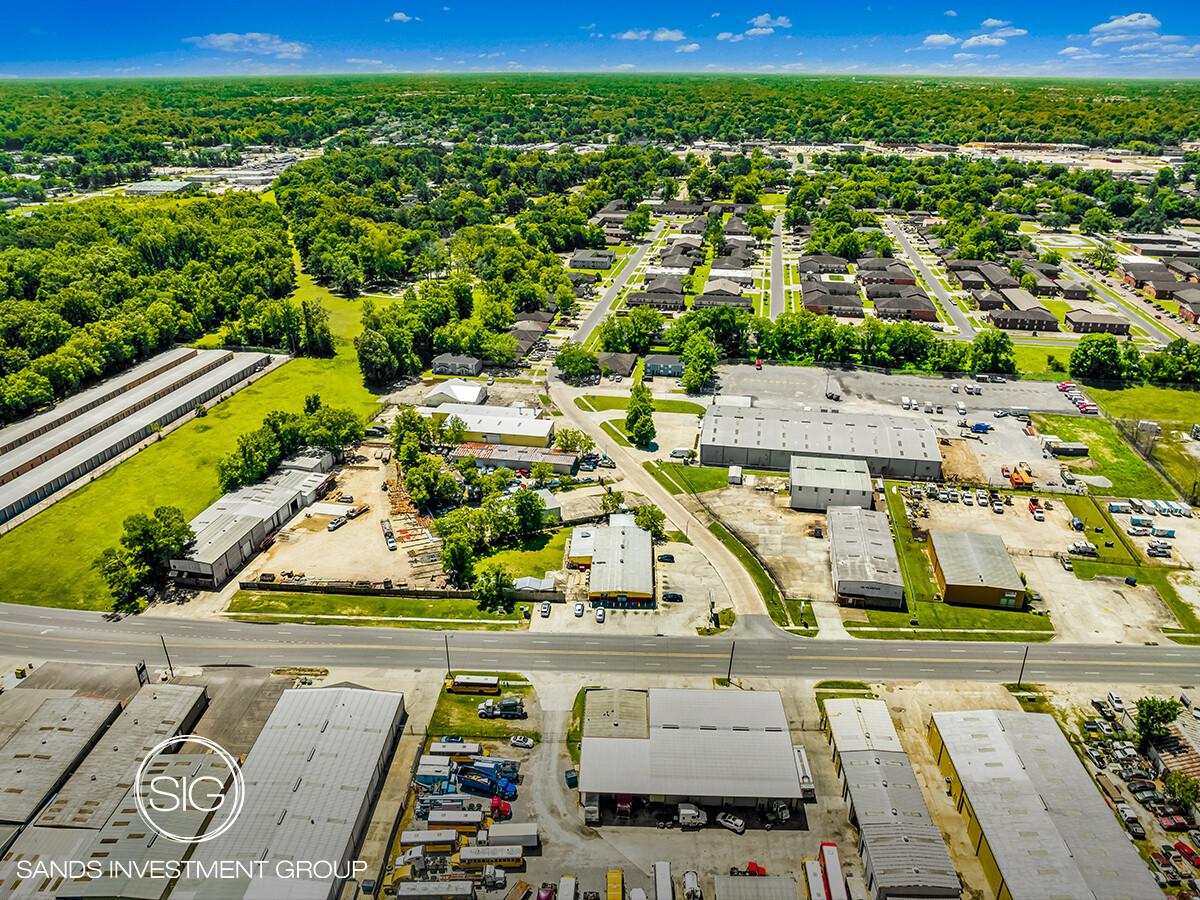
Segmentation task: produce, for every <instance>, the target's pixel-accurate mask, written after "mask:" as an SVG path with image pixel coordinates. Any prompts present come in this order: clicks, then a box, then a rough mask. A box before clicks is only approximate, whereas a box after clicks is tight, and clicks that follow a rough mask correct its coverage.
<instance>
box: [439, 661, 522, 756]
mask: <svg viewBox="0 0 1200 900" xmlns="http://www.w3.org/2000/svg"><path fill="white" fill-rule="evenodd" d="M455 674H457V675H462V674H466V673H463V672H457V671H456V672H455ZM479 674H481V675H486V674H496V673H487V672H481V673H479ZM502 680H507V679H503V676H502ZM501 694H502V695H503V696H505V697H522V698H524V700H525V703H526V705H528V704H529V702H530V701H531V700H532V699H533V688H532V687H531V686H529V685H512V686H508V687H505V688H503V690H502V691H501ZM486 699H487V697H484V696H482V695H480V694H452V693H450V692H449V691H447V690H446V689H445V688H443V689H442V694H441V696H440V697H438V702H437V706H435V707H434V709H433V717H432V718H431V719H430V720H429V736H430V737H431V738H432V739H434V740H437V739H438V738H440V737H441V736H442V735H444V734H457V735H459V736H460V737H464V738H467V739H468V740H470V739H474V738H507V737H509V736H510V735H514V734H527V735H529V736H530V737H532V738H533V739H534V740H535V741H539V742H540V741H541V739H542V736H541V734H540V733H539V732H536V731H529V730H528V729H527V728H525V722H526V720H525V719H481V718H479V714H478V712H477V711H476V710H477V709H478V708H479V704H480V703H482V702H483V701H484V700H486Z"/></svg>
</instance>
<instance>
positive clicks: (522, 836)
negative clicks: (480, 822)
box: [487, 822, 538, 847]
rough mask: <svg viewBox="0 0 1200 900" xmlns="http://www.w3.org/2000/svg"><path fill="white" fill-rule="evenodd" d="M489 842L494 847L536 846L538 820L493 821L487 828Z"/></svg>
mask: <svg viewBox="0 0 1200 900" xmlns="http://www.w3.org/2000/svg"><path fill="white" fill-rule="evenodd" d="M487 843H488V844H489V845H490V846H493V847H502V846H511V847H517V846H519V847H536V846H537V845H538V826H537V822H493V823H492V824H491V825H490V826H489V827H488V830H487Z"/></svg>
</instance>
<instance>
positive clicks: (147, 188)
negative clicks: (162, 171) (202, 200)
mask: <svg viewBox="0 0 1200 900" xmlns="http://www.w3.org/2000/svg"><path fill="white" fill-rule="evenodd" d="M191 186H192V183H191V182H190V181H135V182H134V183H133V184H131V185H129V186H128V187H126V188H125V193H126V195H127V196H130V197H161V196H163V195H164V194H182V193H183V192H184V191H186V190H187V189H188V188H190V187H191Z"/></svg>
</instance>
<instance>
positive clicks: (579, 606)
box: [575, 601, 583, 619]
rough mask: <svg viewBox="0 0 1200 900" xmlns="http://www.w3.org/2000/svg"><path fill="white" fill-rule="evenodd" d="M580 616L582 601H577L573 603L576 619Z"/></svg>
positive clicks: (581, 614)
mask: <svg viewBox="0 0 1200 900" xmlns="http://www.w3.org/2000/svg"><path fill="white" fill-rule="evenodd" d="M582 616H583V602H582V601H580V602H579V603H576V604H575V618H577V619H578V618H581V617H582Z"/></svg>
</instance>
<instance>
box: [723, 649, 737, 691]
mask: <svg viewBox="0 0 1200 900" xmlns="http://www.w3.org/2000/svg"><path fill="white" fill-rule="evenodd" d="M736 646H737V641H734V642H733V643H731V644H730V645H729V671H728V672H726V673H725V680H726V681H730V682H732V681H733V648H734V647H736Z"/></svg>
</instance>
